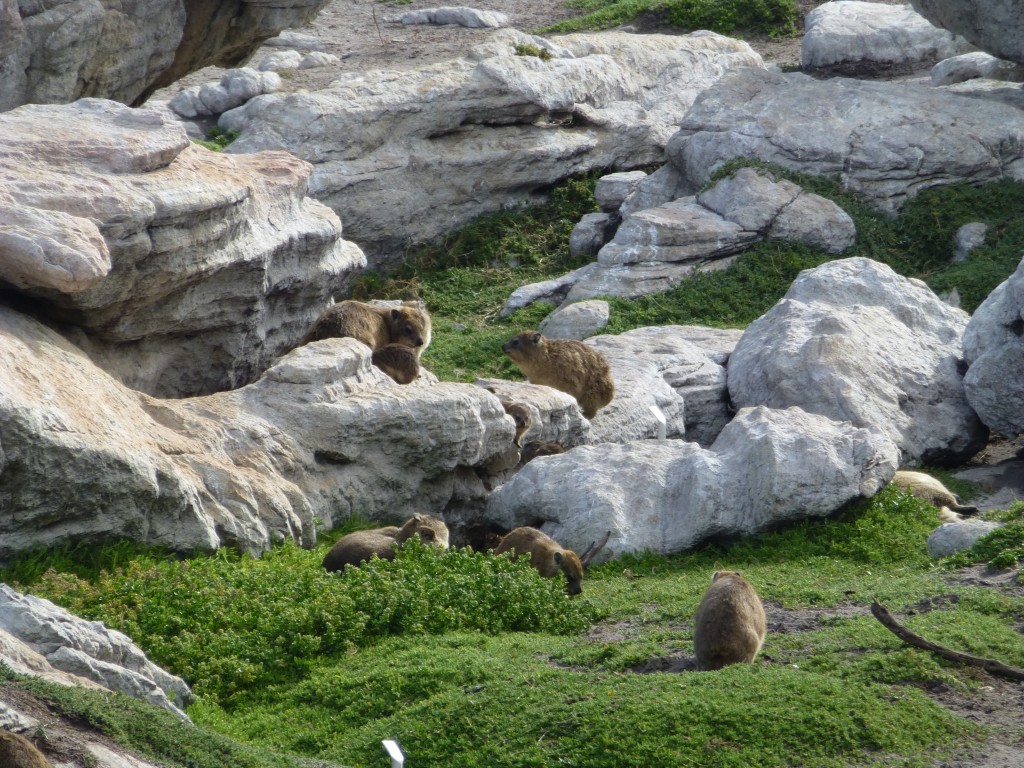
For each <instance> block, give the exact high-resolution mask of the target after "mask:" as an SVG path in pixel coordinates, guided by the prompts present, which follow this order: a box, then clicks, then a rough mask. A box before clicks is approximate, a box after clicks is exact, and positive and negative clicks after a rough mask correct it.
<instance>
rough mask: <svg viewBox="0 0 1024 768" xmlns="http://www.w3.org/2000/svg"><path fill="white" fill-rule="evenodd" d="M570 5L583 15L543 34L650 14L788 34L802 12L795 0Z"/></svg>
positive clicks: (583, 0) (697, 25) (723, 29)
mask: <svg viewBox="0 0 1024 768" xmlns="http://www.w3.org/2000/svg"><path fill="white" fill-rule="evenodd" d="M567 5H568V6H569V7H570V8H575V9H577V10H579V12H580V14H581V15H580V16H578V17H577V18H573V19H567V20H565V21H561V22H559V23H557V24H552V25H550V26H547V27H544V28H543V29H542V30H540V34H560V33H565V32H578V31H582V30H587V29H610V28H611V27H617V26H620V25H623V24H629V23H630V22H633V21H636V20H637V19H638V18H642V17H647V18H648V19H650V18H656V19H657V20H658V22H659V23H660V24H664V25H665V26H669V27H673V28H675V29H679V30H682V31H692V30H697V29H710V30H712V31H714V32H719V33H721V34H723V35H727V34H738V33H748V34H749V33H757V34H767V35H771V36H786V35H793V34H796V32H797V24H798V20H799V16H800V14H799V10H798V8H797V3H796V2H795V0H569V2H568V3H567Z"/></svg>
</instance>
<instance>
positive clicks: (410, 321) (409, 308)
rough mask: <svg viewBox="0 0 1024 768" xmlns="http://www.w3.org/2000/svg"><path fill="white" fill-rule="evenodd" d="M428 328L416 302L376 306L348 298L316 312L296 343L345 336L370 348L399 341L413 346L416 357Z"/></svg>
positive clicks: (427, 340)
mask: <svg viewBox="0 0 1024 768" xmlns="http://www.w3.org/2000/svg"><path fill="white" fill-rule="evenodd" d="M430 330H431V322H430V315H429V314H427V311H426V309H425V308H424V307H423V305H422V304H421V303H420V302H418V301H404V302H402V305H401V306H400V307H378V306H376V305H374V304H366V303H365V302H362V301H354V300H352V299H349V300H347V301H342V302H340V303H338V304H334V305H333V306H330V307H328V308H327V309H325V310H324V311H323V312H322V313H320V317H318V318H317V319H316V320H315V321H314V322H313V325H312V326H311V327H310V329H309V330H308V331H307V332H306V335H305V336H303V337H302V341H300V342H299V344H300V345H302V344H308V343H309V342H311V341H320V340H321V339H333V338H339V337H344V336H347V337H351V338H353V339H358V340H359V341H361V342H363V343H364V344H366V345H367V346H368V347H369V348H370V349H372V350H374V351H377V350H379V349H381V348H382V347H384V346H385V345H387V344H403V345H405V346H407V347H411V348H412V349H415V350H416V353H417V358H418V357H419V355H420V354H422V353H423V350H425V349H426V348H427V345H429V344H430Z"/></svg>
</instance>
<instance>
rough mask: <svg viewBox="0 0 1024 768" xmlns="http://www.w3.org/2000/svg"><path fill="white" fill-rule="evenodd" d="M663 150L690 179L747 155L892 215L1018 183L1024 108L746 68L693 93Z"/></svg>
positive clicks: (909, 86) (905, 86)
mask: <svg viewBox="0 0 1024 768" xmlns="http://www.w3.org/2000/svg"><path fill="white" fill-rule="evenodd" d="M667 153H668V157H669V163H670V164H671V165H672V166H673V168H674V169H675V171H676V172H677V173H679V174H680V175H681V176H682V177H683V178H684V179H685V180H686V182H687V183H689V184H692V185H696V186H699V185H701V184H703V183H705V182H706V181H707V180H708V179H709V178H710V176H711V174H712V173H713V172H714V171H715V170H716V169H717V168H719V167H720V166H721V165H722V164H723V163H725V162H726V161H728V160H731V159H732V158H734V157H748V158H755V159H758V160H762V161H765V162H770V163H775V164H777V165H781V166H783V167H785V168H790V169H792V170H795V171H800V172H802V173H807V174H810V175H813V176H838V178H839V180H840V182H841V183H842V184H843V186H844V187H845V188H846V189H848V190H849V191H851V192H855V193H858V194H860V195H863V196H864V197H865V198H866V199H868V200H869V201H871V202H873V203H874V204H875V205H876V206H877V207H878V208H879V209H880V210H883V211H895V210H897V209H899V207H900V206H901V205H902V203H903V202H904V201H905V200H906V199H908V198H909V197H913V196H914V195H916V194H917V193H918V192H920V191H922V190H925V189H930V188H931V187H936V186H941V185H947V184H957V183H970V184H982V183H985V182H986V181H995V180H998V179H1004V178H1010V179H1022V180H1024V111H1022V110H1021V109H1019V108H1016V107H1013V106H1011V105H1008V104H1003V103H1001V102H999V101H997V100H995V99H988V98H985V97H983V96H981V95H975V96H968V95H961V94H958V93H953V92H949V91H944V90H941V89H936V88H931V87H928V86H919V85H915V84H913V83H904V82H874V81H862V80H849V79H845V78H834V79H831V80H816V79H814V78H812V77H809V76H807V75H804V74H799V73H794V74H780V73H776V72H767V71H763V70H755V69H745V70H742V71H736V72H733V73H730V74H728V75H726V76H725V77H723V78H722V80H720V81H719V82H718V83H717V84H715V85H714V86H712V87H711V88H709V89H707V90H706V91H704V92H703V93H702V94H701V95H700V96H699V97H698V98H697V100H696V101H695V102H694V105H693V107H692V109H690V111H689V112H687V113H686V117H685V119H684V120H683V122H682V124H681V126H680V129H679V132H678V133H676V134H675V135H674V136H673V137H672V139H671V141H669V144H668V149H667Z"/></svg>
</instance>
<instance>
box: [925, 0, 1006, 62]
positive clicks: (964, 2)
mask: <svg viewBox="0 0 1024 768" xmlns="http://www.w3.org/2000/svg"><path fill="white" fill-rule="evenodd" d="M911 5H912V6H913V7H914V10H915V11H917V12H918V13H920V14H921V15H922V16H924V17H925V18H926V19H928V21H930V22H931V23H932V24H934V25H935V26H937V27H942V28H943V29H948V30H949V31H950V32H954V33H956V34H958V35H962V36H963V37H964V38H966V39H967V40H969V41H970V42H971V43H973V44H974V45H976V46H977V47H978V48H980V49H981V50H983V51H988V52H989V53H991V54H992V55H993V56H998V57H999V58H1000V59H1007V60H1009V61H1015V62H1017V63H1018V64H1024V27H1022V26H1021V23H1020V20H1021V16H1022V14H1024V7H1022V5H1021V3H1020V0H995V1H994V2H986V3H976V2H972V1H971V0H911Z"/></svg>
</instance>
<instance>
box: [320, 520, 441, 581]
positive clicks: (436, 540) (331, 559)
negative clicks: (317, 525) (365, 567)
mask: <svg viewBox="0 0 1024 768" xmlns="http://www.w3.org/2000/svg"><path fill="white" fill-rule="evenodd" d="M413 536H419V539H420V541H422V542H423V543H424V544H430V545H431V546H433V547H436V548H437V549H447V548H448V526H446V525H445V524H444V521H443V520H441V519H439V518H436V517H431V516H430V515H413V516H412V517H410V518H409V519H408V520H406V521H405V523H403V524H402V527H401V528H398V527H397V526H394V525H390V526H387V527H385V528H374V529H372V530H367V531H353V532H352V533H346V534H345V535H344V536H342V537H341V538H340V539H338V540H337V541H336V542H335V543H334V546H333V547H331V549H330V550H329V551H328V552H327V554H326V555H324V559H323V567H324V568H325V569H326V570H328V571H343V570H345V566H346V565H359V564H360V563H362V562H365V561H368V560H369V559H370V558H371V557H372V556H373V555H376V556H377V557H379V558H381V559H382V560H394V559H395V546H394V545H395V544H396V543H397V544H401V543H403V542H405V541H408V540H409V539H411V538H412V537H413Z"/></svg>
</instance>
